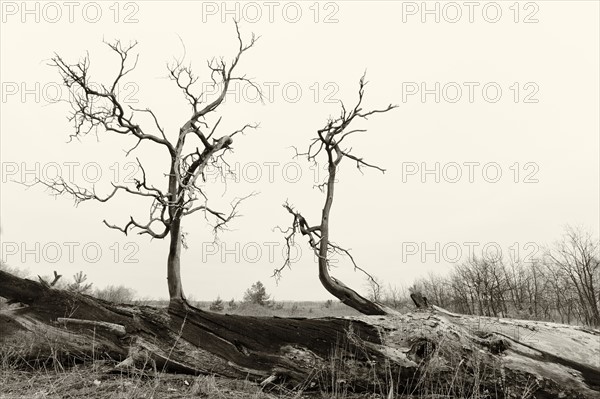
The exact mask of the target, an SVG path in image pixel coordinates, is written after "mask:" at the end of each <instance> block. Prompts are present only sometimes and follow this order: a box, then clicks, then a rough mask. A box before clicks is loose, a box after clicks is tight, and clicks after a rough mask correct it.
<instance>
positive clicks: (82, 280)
mask: <svg viewBox="0 0 600 399" xmlns="http://www.w3.org/2000/svg"><path fill="white" fill-rule="evenodd" d="M86 281H87V274H83V271H79V273H75V274H74V275H73V282H72V283H69V284H67V289H68V290H69V291H73V292H77V293H79V294H87V293H88V292H89V291H90V290H91V289H92V285H94V284H93V283H86Z"/></svg>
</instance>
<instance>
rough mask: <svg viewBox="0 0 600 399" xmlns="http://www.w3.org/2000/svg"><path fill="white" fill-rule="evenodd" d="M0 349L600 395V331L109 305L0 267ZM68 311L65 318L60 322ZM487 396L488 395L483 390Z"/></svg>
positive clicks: (38, 356) (416, 384)
mask: <svg viewBox="0 0 600 399" xmlns="http://www.w3.org/2000/svg"><path fill="white" fill-rule="evenodd" d="M0 296H2V297H4V298H7V299H9V300H12V301H18V302H21V303H23V304H24V305H26V306H24V307H21V308H19V309H16V310H11V309H8V310H4V311H1V312H0V326H2V327H1V332H2V333H1V335H0V346H1V347H11V348H13V350H15V348H20V356H22V358H23V359H24V360H26V362H27V363H28V364H35V363H36V361H48V360H51V361H60V362H63V364H65V362H69V361H72V362H81V361H87V360H93V359H97V358H103V359H112V360H114V362H115V365H117V364H118V368H120V369H122V368H127V367H144V366H149V365H151V367H153V368H155V369H156V370H159V371H164V372H176V373H188V374H217V375H222V376H227V377H232V378H244V379H245V378H248V379H251V380H254V381H256V382H262V383H263V384H264V385H283V386H286V387H287V388H296V389H309V388H314V389H332V387H333V386H334V385H337V384H345V385H347V386H350V387H351V389H352V390H355V391H361V390H362V391H370V392H373V391H374V390H379V391H380V392H385V393H386V394H387V393H388V392H393V393H395V394H397V395H401V394H413V395H423V396H424V395H432V394H440V393H445V394H446V395H451V396H452V395H453V396H457V397H472V396H475V395H476V394H477V395H479V397H485V396H486V395H488V397H505V398H510V397H519V398H521V397H533V396H528V395H535V397H542V398H600V331H598V330H593V329H589V328H588V329H583V328H579V327H576V326H566V325H560V324H555V323H544V322H532V321H523V320H511V319H497V318H484V317H475V316H465V315H457V314H451V313H449V312H445V311H443V309H440V308H436V307H429V308H426V309H423V310H419V311H418V312H414V313H408V314H398V313H395V312H390V314H388V315H385V316H358V317H343V318H320V319H303V318H270V317H248V316H239V315H223V314H217V313H211V312H205V311H202V310H200V309H197V308H194V307H192V306H189V305H184V306H181V307H171V308H170V309H157V308H152V307H148V306H129V305H117V304H113V303H109V302H106V301H102V300H99V299H95V298H92V297H89V296H86V295H81V294H77V293H72V292H69V291H64V290H58V289H55V288H53V287H48V286H45V285H42V284H40V283H38V282H36V281H31V280H26V279H21V278H18V277H15V276H13V275H10V274H8V273H6V272H3V271H0ZM65 315H67V316H68V317H65ZM486 392H487V393H486Z"/></svg>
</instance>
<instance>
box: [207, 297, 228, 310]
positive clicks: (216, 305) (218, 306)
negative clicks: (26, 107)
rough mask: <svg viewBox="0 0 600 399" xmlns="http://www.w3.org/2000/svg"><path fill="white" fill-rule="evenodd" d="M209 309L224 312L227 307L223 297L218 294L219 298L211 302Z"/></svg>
mask: <svg viewBox="0 0 600 399" xmlns="http://www.w3.org/2000/svg"><path fill="white" fill-rule="evenodd" d="M208 309H209V310H210V311H211V312H222V311H223V310H224V309H225V303H224V302H223V300H222V299H221V297H220V296H218V297H217V299H215V300H214V301H212V302H211V304H210V306H209V308H208Z"/></svg>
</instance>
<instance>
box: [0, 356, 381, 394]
mask: <svg viewBox="0 0 600 399" xmlns="http://www.w3.org/2000/svg"><path fill="white" fill-rule="evenodd" d="M111 369H112V366H111V365H108V364H106V363H105V362H103V361H97V362H95V363H93V364H88V365H85V366H76V367H71V368H69V369H55V368H52V367H51V368H49V369H39V370H35V371H31V370H30V371H24V370H19V369H16V368H3V369H2V370H0V399H37V398H39V399H41V398H48V399H59V398H60V399H67V398H90V399H129V398H131V399H134V398H135V399H137V398H148V399H150V398H152V399H175V398H178V399H179V398H181V399H183V398H223V399H242V398H244V399H246V398H248V399H321V398H346V399H359V398H364V399H366V398H371V399H375V398H385V396H383V395H378V394H375V393H372V394H369V393H367V394H364V393H363V394H352V393H349V392H339V393H335V392H334V393H332V392H319V391H315V392H298V391H290V390H286V389H285V388H282V387H271V388H269V389H263V388H261V386H260V385H259V384H256V383H253V382H250V381H243V380H232V379H227V378H220V377H216V376H198V377H194V376H189V375H175V374H166V373H160V372H159V373H156V374H154V373H144V372H141V371H136V372H133V373H131V374H126V373H123V374H110V373H109V371H110V370H111Z"/></svg>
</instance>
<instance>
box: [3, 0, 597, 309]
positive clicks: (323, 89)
mask: <svg viewBox="0 0 600 399" xmlns="http://www.w3.org/2000/svg"><path fill="white" fill-rule="evenodd" d="M467 3H468V2H467ZM0 4H1V8H2V25H1V28H0V29H1V31H0V33H1V39H0V48H1V55H0V60H1V61H0V73H1V79H0V80H1V82H2V93H1V95H2V99H1V115H0V122H1V127H0V134H1V163H2V180H1V183H0V184H1V186H0V189H1V197H0V198H1V204H0V211H1V221H0V225H1V228H2V231H1V236H0V239H1V241H2V259H3V260H4V261H5V262H6V263H8V264H9V265H11V266H18V267H23V268H26V269H28V270H29V271H30V272H31V274H32V275H36V274H40V275H44V274H51V273H52V271H53V270H57V271H58V272H59V273H60V274H63V275H65V276H71V275H73V274H74V273H76V272H78V271H80V270H82V271H84V272H85V273H86V274H87V275H88V278H89V281H91V282H93V283H94V284H95V285H96V286H99V287H101V286H105V285H108V284H115V285H118V284H123V285H126V286H130V287H132V288H134V289H135V290H136V291H137V293H138V295H139V296H140V297H148V298H161V297H167V286H166V257H167V247H168V243H167V241H166V240H164V241H159V240H150V239H149V238H148V237H147V236H140V235H137V234H136V232H135V231H132V232H131V233H130V234H129V235H128V236H124V235H123V234H122V233H120V232H118V231H116V230H110V229H108V228H106V227H105V226H104V225H103V224H102V221H103V220H104V219H106V220H107V221H108V222H109V223H111V224H118V225H121V226H122V225H124V224H125V223H126V222H127V221H128V220H129V217H130V215H131V216H134V217H136V218H137V219H140V220H144V219H143V218H144V217H145V216H147V214H148V209H149V206H150V204H149V203H147V202H145V201H144V200H143V199H142V200H140V198H137V197H131V196H127V195H125V194H119V195H117V196H116V197H115V198H113V199H112V200H111V201H110V202H108V203H105V204H99V203H92V202H86V203H82V204H80V205H79V206H78V207H75V206H74V204H73V201H72V199H70V198H68V197H57V198H55V197H53V196H51V195H48V193H47V192H46V191H45V190H44V189H43V188H42V187H40V186H37V187H31V188H27V187H25V186H24V185H21V184H18V183H19V182H25V183H27V182H31V181H33V179H35V178H41V179H46V180H48V179H51V178H53V177H54V176H56V175H57V173H60V174H61V175H62V176H63V178H65V179H67V180H69V181H71V182H74V183H76V184H79V185H81V186H83V187H87V188H92V187H93V186H94V187H95V189H96V192H98V193H99V194H107V193H108V192H110V187H111V186H110V184H111V182H113V183H117V184H125V183H127V182H131V181H132V179H133V178H134V177H139V173H140V170H139V169H138V168H137V166H136V157H137V158H139V160H140V162H142V164H143V165H144V167H145V169H146V172H147V173H148V180H149V181H150V182H153V183H154V184H155V185H156V186H157V187H163V188H164V187H165V182H166V179H165V177H164V173H166V172H167V171H168V155H167V154H166V152H165V151H164V149H163V148H160V147H159V146H156V145H152V144H151V143H146V142H144V143H142V144H141V145H140V146H139V147H138V148H137V149H136V150H134V151H133V152H132V153H131V154H130V155H129V156H126V153H125V151H126V150H128V149H130V148H131V147H132V146H133V145H135V140H133V139H131V138H130V137H115V136H114V135H111V134H108V133H105V132H102V131H99V132H98V133H97V135H95V134H89V135H88V136H85V137H81V139H80V140H73V141H72V142H70V143H68V142H67V141H68V139H69V135H70V134H73V132H74V131H73V126H72V123H71V122H69V121H68V120H67V117H68V114H69V112H70V106H69V104H68V99H69V93H68V91H67V90H66V88H64V87H61V85H60V84H61V81H60V76H59V74H58V72H57V70H56V69H55V68H52V67H51V66H49V61H50V58H51V57H53V56H54V54H55V53H56V54H59V55H60V56H61V57H63V58H64V59H65V60H66V61H67V62H70V63H75V62H77V61H78V60H79V59H81V58H82V57H84V56H85V55H86V54H87V55H89V57H90V60H91V67H90V74H91V76H92V80H93V81H94V82H97V83H98V84H99V85H100V84H105V85H107V84H110V83H111V82H112V80H113V79H114V77H115V74H116V73H117V71H118V58H117V57H116V55H115V54H114V53H113V52H111V50H110V49H109V48H108V47H107V46H106V45H105V44H104V43H103V41H107V42H112V41H114V40H116V39H118V40H121V42H122V43H129V42H130V41H137V42H138V45H137V46H136V47H135V48H134V50H133V51H132V56H134V57H135V55H136V54H139V59H138V61H137V66H136V68H135V70H134V71H132V72H131V73H129V74H128V75H127V76H126V77H124V78H123V80H122V82H121V84H120V86H119V90H120V93H121V101H122V102H123V103H125V104H127V105H128V106H131V107H133V108H143V109H145V108H150V109H152V110H153V111H154V112H155V113H156V115H157V117H158V119H159V121H160V123H161V125H162V126H163V128H164V129H165V131H166V133H167V136H168V137H169V138H172V139H173V140H174V139H175V137H176V134H177V132H178V129H179V127H180V126H182V125H183V124H184V123H185V122H186V120H187V119H186V118H189V116H190V112H191V111H190V106H189V104H188V103H187V102H186V100H185V98H184V97H183V95H182V93H181V91H180V90H179V89H178V88H177V87H176V86H175V84H174V82H173V81H171V80H169V79H168V73H167V64H169V63H173V62H174V61H176V60H177V59H181V58H182V57H185V61H184V63H185V64H187V65H190V66H191V68H192V69H193V70H194V72H195V73H196V75H197V76H198V82H197V84H196V89H197V93H199V92H200V91H202V90H203V89H204V90H205V92H206V97H205V98H206V99H207V100H210V99H214V98H215V91H214V90H213V88H211V87H210V85H209V82H210V75H209V73H208V69H207V64H206V61H207V60H210V59H211V58H213V57H217V58H218V57H223V58H224V60H226V61H229V60H231V58H232V57H233V56H235V53H236V51H237V46H238V42H237V37H236V33H235V27H234V23H233V19H234V18H236V19H237V20H239V24H240V30H241V32H242V35H243V38H244V39H245V40H249V39H250V37H251V34H252V33H254V34H256V35H257V36H260V39H259V40H258V42H257V43H256V46H255V47H253V48H252V49H251V50H249V51H248V52H247V53H245V54H244V55H243V57H242V59H241V61H240V63H239V65H238V67H237V72H238V74H240V76H241V75H245V76H246V77H248V78H252V79H253V80H254V82H256V84H257V85H258V86H259V87H260V88H261V89H262V91H263V94H264V95H265V98H264V100H263V102H262V103H261V102H260V101H258V100H257V97H256V91H255V90H254V89H253V88H252V87H250V86H248V85H244V84H241V85H237V86H236V87H234V88H233V89H232V90H231V92H230V93H229V94H228V95H227V97H226V101H225V103H224V104H223V105H222V106H221V107H219V109H218V112H217V115H215V116H214V117H212V119H210V120H209V122H211V123H214V122H215V121H216V119H217V118H218V117H219V116H222V117H223V120H222V122H221V124H220V125H219V128H218V130H217V133H215V134H221V135H222V134H227V133H230V132H232V131H235V130H236V129H239V128H240V127H242V126H244V125H245V124H246V123H259V124H260V128H259V129H257V130H255V131H249V132H248V133H247V134H245V135H243V136H242V135H237V136H236V137H235V140H234V145H233V148H234V151H233V152H232V153H228V154H227V155H226V159H227V161H228V162H229V164H230V165H231V166H232V168H233V169H234V170H236V171H237V174H238V177H237V179H233V178H230V179H229V180H228V181H227V182H226V184H224V182H223V181H222V179H221V178H219V177H218V176H217V175H216V173H215V171H214V170H209V171H207V175H208V182H207V183H206V187H205V190H206V192H207V194H208V195H209V198H210V205H211V206H213V207H215V208H218V209H222V210H227V209H228V207H229V204H230V202H231V201H232V200H234V199H235V198H236V197H241V196H245V195H247V194H249V193H251V192H256V193H257V195H256V196H254V197H252V198H250V199H248V200H247V201H245V202H244V203H243V205H242V206H241V208H240V214H241V217H240V218H237V219H235V220H234V221H233V223H232V224H231V226H230V228H231V230H230V231H225V232H222V233H220V234H219V237H218V241H216V242H215V241H214V239H213V236H212V233H211V229H210V226H208V225H207V223H206V220H205V219H204V217H203V216H202V215H201V214H199V213H198V214H195V215H193V216H190V217H189V218H187V219H185V220H184V227H183V228H184V231H185V232H186V233H187V235H186V242H187V244H188V249H187V250H185V251H184V252H183V256H182V273H183V278H184V291H185V292H186V294H187V296H188V297H192V298H194V299H198V300H200V299H203V300H210V299H214V298H216V297H217V295H220V296H221V297H222V298H224V299H229V298H232V297H233V298H236V299H241V297H242V294H243V291H244V290H245V289H246V288H248V287H249V286H250V285H251V284H252V283H254V282H255V281H257V280H261V281H263V283H265V285H266V286H267V289H268V291H269V292H271V293H272V294H273V296H274V297H275V298H276V299H277V300H284V299H290V300H300V299H306V300H311V299H315V300H316V299H325V298H329V295H328V293H327V292H326V291H325V289H323V288H322V287H321V285H320V283H319V281H318V277H317V267H316V262H315V259H314V255H312V254H311V253H310V251H309V248H308V245H307V243H306V242H305V241H304V240H303V239H302V238H299V239H298V241H297V247H295V250H296V252H295V260H296V262H295V263H294V265H293V268H292V269H291V270H290V269H286V270H285V271H284V274H283V277H282V279H281V280H280V281H279V283H278V284H277V283H276V281H275V280H274V279H273V278H272V277H271V275H272V273H273V269H275V268H278V267H280V266H281V265H282V264H283V261H284V258H283V255H282V250H283V248H284V237H283V234H282V233H281V232H280V231H279V230H277V229H276V228H275V227H276V226H280V227H282V228H284V229H285V228H286V227H287V226H289V224H290V223H291V221H292V220H291V217H290V215H289V214H288V213H287V212H286V211H285V210H284V209H283V207H282V206H281V205H282V204H283V203H284V202H285V201H286V200H287V201H289V203H290V204H293V205H294V206H295V207H296V208H297V209H298V210H300V211H301V212H302V214H303V215H304V216H305V217H306V218H307V219H308V221H309V223H311V224H317V223H318V221H319V219H320V214H321V207H322V204H323V201H324V196H323V194H322V193H321V192H320V191H319V190H318V189H317V188H315V187H314V186H315V185H317V184H319V183H321V182H322V181H323V179H324V178H325V170H324V169H323V166H324V163H321V164H320V165H317V166H316V167H315V166H314V165H311V164H310V163H307V162H306V161H305V160H304V159H302V158H294V154H295V152H294V149H293V148H292V147H296V148H298V149H299V150H303V149H306V148H307V146H308V144H310V139H311V138H312V137H314V136H315V134H316V131H317V129H319V128H321V127H323V126H324V124H325V123H326V122H327V119H328V118H329V117H330V116H334V117H335V116H337V115H339V112H340V104H339V101H340V100H342V101H343V102H344V104H346V106H347V107H349V106H353V105H354V103H355V102H356V100H357V89H358V81H359V78H360V77H361V76H362V74H363V73H364V72H365V71H366V75H367V80H368V81H369V83H368V85H367V87H366V94H365V98H364V102H363V106H364V109H365V110H368V109H375V108H385V107H386V106H387V105H388V104H397V105H398V108H396V109H394V110H392V111H390V112H388V113H385V114H377V115H374V116H372V117H370V118H369V119H368V120H367V121H358V122H357V124H356V126H354V127H355V128H359V129H367V132H366V133H360V134H356V135H353V136H351V137H349V138H348V139H347V146H348V148H350V147H351V148H352V153H353V154H355V155H357V156H360V157H364V159H365V160H366V161H368V162H370V163H374V164H377V165H378V166H380V167H382V168H384V169H386V173H385V174H382V173H381V172H379V171H377V170H374V169H365V170H363V171H362V172H363V173H361V171H359V170H357V169H356V167H355V164H353V163H352V162H350V161H349V160H345V161H344V162H343V163H342V165H341V171H340V176H339V181H338V183H337V186H336V194H335V199H334V204H333V210H332V213H331V227H330V228H331V233H330V234H331V239H332V240H333V241H334V242H336V243H337V244H339V245H341V246H344V247H346V248H350V249H352V253H353V256H354V258H355V260H356V261H357V263H358V264H359V265H360V266H361V267H363V268H365V269H367V270H369V271H370V272H371V273H372V274H374V275H376V276H377V277H379V278H380V279H381V280H383V281H384V282H385V283H386V284H391V285H398V286H400V285H409V284H411V283H412V281H413V280H414V279H415V278H417V277H420V276H426V275H427V274H428V273H430V272H434V273H444V272H446V271H447V270H449V269H450V267H451V265H452V263H453V262H455V261H457V260H459V259H460V258H461V257H465V256H467V255H468V254H469V253H470V252H475V253H476V254H478V255H479V254H481V251H482V250H483V249H485V250H486V251H492V252H494V251H496V250H497V249H498V248H501V249H502V251H503V252H502V254H503V255H504V257H505V258H508V257H512V258H519V259H521V260H523V259H525V261H530V260H531V259H534V258H535V257H536V256H540V255H541V253H542V251H543V245H547V244H551V243H552V242H553V241H555V240H557V239H559V238H560V236H561V234H562V231H563V228H564V226H565V225H566V224H571V225H575V226H583V227H584V228H586V229H588V230H590V231H592V232H593V233H594V234H595V235H596V236H597V235H598V230H599V227H598V224H599V217H600V215H599V189H600V187H599V184H600V183H599V182H600V176H599V173H600V164H599V159H600V155H599V152H600V148H599V146H600V139H599V137H600V136H599V132H600V126H599V113H598V109H600V104H599V76H598V70H599V67H600V65H599V49H600V45H599V43H598V42H599V37H600V35H599V21H598V18H599V4H598V2H594V1H535V2H519V3H515V2H502V1H500V2H485V1H483V2H472V3H468V4H465V3H464V2H435V1H428V2H426V3H423V2H402V1H398V2H395V1H337V2H277V1H275V2H261V1H259V2H233V1H232V2H221V1H219V2H191V1H170V2H166V1H135V2H134V1H132V2H118V3H114V2H72V3H68V4H67V3H63V2H35V1H28V2H14V1H2V2H0ZM131 61H132V62H133V61H134V59H133V58H132V60H131ZM59 99H60V100H63V101H57V100H59ZM138 118H139V119H138ZM136 120H139V123H140V125H141V126H142V128H144V129H147V130H148V131H149V132H152V133H156V130H153V129H154V126H153V123H152V122H151V121H150V120H149V119H148V118H147V117H146V116H143V115H139V116H136ZM190 150H193V147H190ZM323 162H324V160H323ZM335 261H336V263H335V264H334V265H335V267H334V268H333V269H332V274H333V275H334V276H335V277H338V278H340V279H341V280H342V281H344V282H345V283H346V284H348V285H350V286H352V287H354V288H356V289H359V290H364V288H365V287H364V285H365V279H364V275H362V274H361V273H359V272H355V271H354V270H353V269H352V265H351V264H350V263H349V262H348V260H347V259H343V258H339V259H335Z"/></svg>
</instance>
